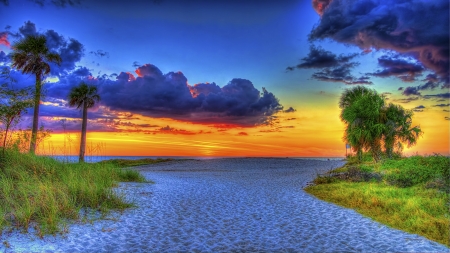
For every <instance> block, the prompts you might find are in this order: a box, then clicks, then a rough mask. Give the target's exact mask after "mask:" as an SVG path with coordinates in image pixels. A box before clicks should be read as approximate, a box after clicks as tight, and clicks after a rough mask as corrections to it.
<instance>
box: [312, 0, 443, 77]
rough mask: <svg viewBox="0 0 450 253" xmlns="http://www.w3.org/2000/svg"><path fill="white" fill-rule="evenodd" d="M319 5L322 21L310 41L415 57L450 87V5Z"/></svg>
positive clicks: (375, 0) (438, 0)
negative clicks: (323, 40)
mask: <svg viewBox="0 0 450 253" xmlns="http://www.w3.org/2000/svg"><path fill="white" fill-rule="evenodd" d="M315 2H318V3H322V7H320V8H316V10H317V9H319V10H320V11H318V13H319V14H321V20H320V23H319V24H318V25H317V26H315V27H314V29H313V30H312V31H311V33H310V35H309V39H310V40H311V41H313V40H317V39H325V38H331V39H333V40H335V41H338V42H342V43H345V44H353V45H356V46H358V47H360V48H361V49H363V50H370V49H371V48H374V49H385V50H393V51H396V52H398V53H401V54H403V55H407V56H411V57H414V58H415V59H417V60H418V61H419V62H421V63H422V65H423V66H424V67H425V68H428V69H431V70H433V71H434V72H435V73H436V74H437V75H438V76H439V77H440V79H441V80H443V81H444V82H445V83H448V82H449V44H450V43H449V11H448V10H449V1H448V0H435V1H426V0H417V1H398V0H350V1H348V0H333V1H321V0H315ZM323 3H326V4H323ZM324 6H325V7H324Z"/></svg>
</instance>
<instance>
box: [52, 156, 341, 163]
mask: <svg viewBox="0 0 450 253" xmlns="http://www.w3.org/2000/svg"><path fill="white" fill-rule="evenodd" d="M50 157H52V158H55V159H56V160H59V161H62V162H68V163H73V162H78V156H75V155H69V156H67V155H66V156H61V155H54V156H50ZM143 158H150V159H157V158H163V159H167V158H170V159H195V160H209V159H223V158H246V157H243V156H85V157H84V160H85V162H88V163H96V162H100V161H104V160H110V159H128V160H137V159H143ZM255 158H256V157H255ZM260 158H289V159H310V160H320V161H334V160H342V159H344V157H260Z"/></svg>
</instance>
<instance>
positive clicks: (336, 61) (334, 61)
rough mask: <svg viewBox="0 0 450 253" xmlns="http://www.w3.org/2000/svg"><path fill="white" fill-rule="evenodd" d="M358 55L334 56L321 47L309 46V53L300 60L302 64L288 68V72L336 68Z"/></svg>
mask: <svg viewBox="0 0 450 253" xmlns="http://www.w3.org/2000/svg"><path fill="white" fill-rule="evenodd" d="M357 55H358V54H349V55H342V54H341V55H339V56H337V55H335V54H333V53H332V52H330V51H326V50H325V49H323V48H321V47H316V46H314V45H311V46H310V48H309V53H308V55H307V56H306V57H303V58H302V59H301V61H302V63H300V64H298V65H296V66H295V67H288V70H293V69H294V68H299V69H308V68H329V67H337V66H340V65H341V64H344V63H348V62H349V61H350V60H351V59H353V58H354V57H355V56H357Z"/></svg>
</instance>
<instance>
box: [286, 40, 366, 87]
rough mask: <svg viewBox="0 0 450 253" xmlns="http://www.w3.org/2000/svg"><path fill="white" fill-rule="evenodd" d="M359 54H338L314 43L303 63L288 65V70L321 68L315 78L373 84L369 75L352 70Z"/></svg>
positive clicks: (347, 82) (346, 82) (313, 76)
mask: <svg viewBox="0 0 450 253" xmlns="http://www.w3.org/2000/svg"><path fill="white" fill-rule="evenodd" d="M357 55H358V54H348V55H342V54H341V55H339V56H338V55H336V54H334V53H332V52H330V51H326V50H324V49H323V48H321V47H316V46H314V45H312V46H311V47H310V51H309V53H308V56H306V57H304V58H302V59H301V60H302V63H300V64H298V65H297V66H291V67H287V68H286V71H292V70H294V69H296V68H298V69H308V68H315V69H321V70H320V71H318V72H316V73H314V74H313V75H312V78H313V79H316V80H319V81H326V82H342V83H345V84H372V82H371V81H370V78H369V77H367V76H362V77H359V78H357V77H354V76H353V75H351V70H352V69H353V68H354V67H355V66H357V65H359V63H357V62H351V60H352V59H353V58H355V57H356V56H357Z"/></svg>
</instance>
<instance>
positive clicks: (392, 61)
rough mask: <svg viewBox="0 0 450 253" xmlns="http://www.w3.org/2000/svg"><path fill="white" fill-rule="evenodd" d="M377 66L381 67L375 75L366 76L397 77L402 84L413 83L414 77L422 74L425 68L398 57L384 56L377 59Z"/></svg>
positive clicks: (415, 62)
mask: <svg viewBox="0 0 450 253" xmlns="http://www.w3.org/2000/svg"><path fill="white" fill-rule="evenodd" d="M378 65H379V66H380V67H382V68H383V69H382V70H379V71H377V72H375V73H369V74H368V75H372V76H377V77H391V76H394V77H397V78H399V79H401V80H402V81H404V82H413V81H415V80H416V76H419V75H421V74H422V72H423V71H424V70H425V68H424V67H423V66H422V64H420V63H418V62H417V61H411V59H405V58H401V57H400V56H399V55H384V56H381V57H380V58H378Z"/></svg>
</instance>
